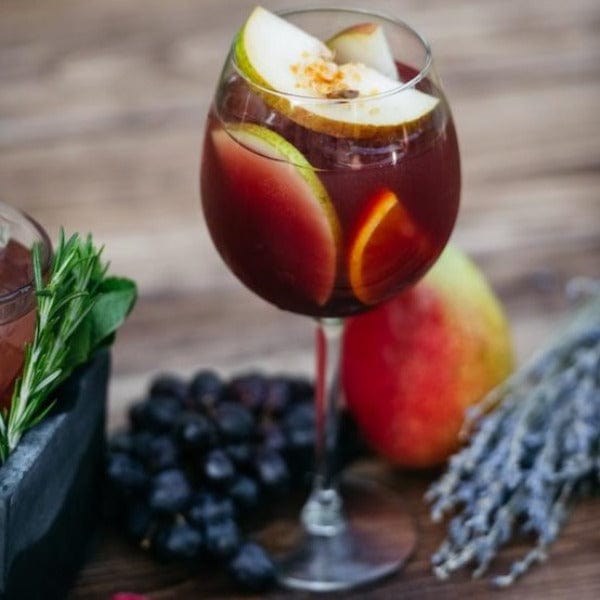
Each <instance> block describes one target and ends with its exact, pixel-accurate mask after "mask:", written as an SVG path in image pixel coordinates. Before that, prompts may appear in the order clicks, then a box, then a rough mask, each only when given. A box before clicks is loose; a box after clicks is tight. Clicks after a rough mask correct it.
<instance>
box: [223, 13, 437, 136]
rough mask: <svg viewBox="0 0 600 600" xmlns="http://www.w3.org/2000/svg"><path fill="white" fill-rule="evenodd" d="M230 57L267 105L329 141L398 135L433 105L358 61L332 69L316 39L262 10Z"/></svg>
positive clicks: (329, 58) (327, 54) (427, 97)
mask: <svg viewBox="0 0 600 600" xmlns="http://www.w3.org/2000/svg"><path fill="white" fill-rule="evenodd" d="M273 48H276V49H277V50H276V51H274V50H273ZM234 52H235V59H236V62H237V65H238V67H239V69H240V70H241V71H242V72H243V73H244V74H245V76H246V77H247V78H248V79H249V80H250V81H253V82H255V83H256V84H258V85H260V86H261V88H263V89H257V90H256V91H257V93H259V94H261V95H262V96H263V97H264V99H265V100H266V101H267V102H268V103H269V104H271V106H273V108H275V109H276V110H278V111H280V112H282V113H283V114H285V115H286V116H287V117H289V118H290V119H292V120H294V121H296V122H297V123H300V124H301V125H303V126H305V127H307V128H309V129H312V130H314V131H318V132H321V133H325V134H328V135H331V136H335V137H344V138H346V137H347V138H357V139H370V138H389V137H390V136H403V135H406V133H407V129H409V130H410V129H412V128H413V127H417V126H418V125H419V124H420V123H421V122H422V121H423V120H424V119H426V118H427V117H428V115H430V114H431V112H432V111H433V110H434V109H435V107H436V106H437V105H438V103H439V100H438V99H437V98H435V97H433V96H430V95H428V94H425V93H423V92H420V91H418V90H416V89H413V88H407V89H403V90H398V88H399V82H398V81H397V80H395V79H392V78H390V77H386V76H385V75H383V74H382V73H379V72H378V71H376V70H375V69H372V68H370V67H368V66H366V65H364V64H362V63H346V64H343V65H338V64H336V63H335V62H333V52H332V51H331V50H330V49H329V48H327V46H326V45H325V44H323V43H322V42H321V41H320V40H318V39H317V38H315V37H313V36H311V35H309V34H308V33H306V32H304V31H302V30H301V29H299V28H298V27H296V26H295V25H292V24H291V23H289V22H287V21H285V20H284V19H282V18H280V17H278V16H276V15H274V14H273V13H270V12H269V11H267V10H265V9H264V8H261V7H257V8H255V9H254V11H253V12H252V14H251V15H250V17H249V18H248V21H247V22H246V24H245V25H244V27H243V28H242V30H241V31H240V33H239V34H238V36H237V39H236V42H235V50H234ZM265 89H267V90H273V91H274V92H281V93H283V94H288V95H289V94H292V95H294V96H295V97H294V98H293V99H289V98H286V97H284V96H282V95H280V94H277V93H273V94H271V93H269V92H268V91H265ZM326 99H334V100H337V101H325V100H326Z"/></svg>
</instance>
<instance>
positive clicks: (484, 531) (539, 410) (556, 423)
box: [426, 293, 600, 587]
mask: <svg viewBox="0 0 600 600" xmlns="http://www.w3.org/2000/svg"><path fill="white" fill-rule="evenodd" d="M493 407H497V408H496V410H495V411H494V412H491V413H489V414H487V413H488V412H489V410H490V409H491V408H493ZM473 420H477V421H478V423H477V430H476V432H475V433H474V434H473V436H472V438H471V440H470V443H469V445H468V446H467V447H465V448H464V449H463V450H462V451H460V452H459V453H458V454H456V455H455V456H453V457H452V458H451V460H450V463H449V466H448V469H447V471H446V473H445V474H444V475H443V476H442V477H441V479H439V480H438V481H437V482H436V483H434V484H433V485H432V486H431V488H430V489H429V491H428V492H427V495H426V499H427V500H428V501H429V502H431V503H432V511H431V514H432V518H433V520H434V521H440V520H441V519H442V518H443V517H444V515H446V514H449V513H454V516H453V517H452V519H451V520H450V524H449V528H448V536H447V538H446V540H445V541H444V542H443V544H442V545H441V547H440V548H439V550H438V551H437V553H436V554H435V555H434V556H433V558H432V562H433V565H434V572H435V573H436V575H437V576H438V577H440V578H445V577H448V576H449V574H450V573H451V572H452V571H455V570H457V569H459V568H461V567H464V566H467V565H469V564H472V565H474V567H475V570H474V572H473V576H474V577H480V576H482V575H483V574H484V573H485V572H486V571H487V569H488V567H489V566H490V564H491V563H492V561H493V559H494V558H495V556H496V555H497V553H498V551H499V550H500V548H501V547H502V546H503V545H504V544H505V543H506V542H508V540H509V539H510V538H511V537H513V535H515V534H517V533H522V534H526V535H532V534H533V536H534V537H535V538H536V545H535V547H534V548H533V549H532V550H530V551H529V552H527V553H526V555H525V556H524V557H523V558H522V559H520V560H518V561H516V562H515V563H513V565H512V567H511V568H510V570H509V572H508V573H506V574H504V575H500V576H496V577H494V578H492V580H491V582H492V584H494V585H495V586H498V587H504V586H508V585H510V584H512V583H513V582H514V581H515V580H516V579H517V578H518V577H520V576H521V575H523V574H524V573H525V572H526V571H527V570H528V568H529V567H530V566H531V565H533V564H534V563H536V562H540V561H542V560H544V559H545V558H546V555H547V550H548V547H549V546H550V545H551V544H552V542H554V541H555V539H556V538H557V536H558V534H559V532H560V528H561V526H562V524H563V523H564V521H565V519H566V518H567V516H568V513H569V508H570V506H571V504H572V502H573V500H574V499H575V498H576V496H577V495H578V494H580V493H581V492H585V491H589V490H591V489H598V487H599V484H600V293H598V296H597V297H596V298H595V299H593V300H591V301H590V302H589V303H588V304H587V305H586V306H585V307H584V308H583V309H581V310H580V312H579V313H578V314H577V315H576V318H575V319H574V320H573V322H572V323H571V325H570V326H569V327H567V328H566V330H564V331H563V332H562V334H561V335H560V336H559V338H558V339H557V340H556V341H555V342H554V343H553V344H552V345H551V346H550V347H549V348H547V349H546V350H545V351H544V352H542V353H540V354H539V355H537V356H536V357H534V359H533V360H532V361H531V362H530V363H529V364H528V365H527V366H526V367H524V368H523V369H521V370H520V371H518V372H517V373H515V374H514V375H513V376H512V377H510V378H509V379H508V380H507V381H506V383H505V384H503V385H502V386H501V387H500V388H498V389H497V390H495V391H494V392H493V393H492V394H491V395H490V396H489V397H488V398H487V399H486V400H485V401H484V402H483V404H482V405H481V407H478V408H476V409H475V411H474V413H473V414H472V415H471V421H473Z"/></svg>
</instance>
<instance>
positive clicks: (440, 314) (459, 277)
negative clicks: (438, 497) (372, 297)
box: [342, 246, 513, 467]
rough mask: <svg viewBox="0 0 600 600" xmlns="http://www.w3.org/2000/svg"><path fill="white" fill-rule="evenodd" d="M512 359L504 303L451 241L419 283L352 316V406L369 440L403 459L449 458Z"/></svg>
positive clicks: (404, 462) (347, 341)
mask: <svg viewBox="0 0 600 600" xmlns="http://www.w3.org/2000/svg"><path fill="white" fill-rule="evenodd" d="M512 368H513V348H512V343H511V337H510V333H509V328H508V324H507V321H506V318H505V316H504V313H503V310H502V307H501V305H500V303H499V301H498V299H497V298H496V297H495V295H494V293H493V292H492V290H491V288H490V286H489V285H488V283H487V282H486V280H485V278H484V276H483V274H482V273H481V272H480V271H479V270H478V268H477V267H476V266H475V265H474V263H472V262H471V261H470V260H469V259H468V258H467V257H466V256H465V255H464V254H463V253H462V252H460V251H459V250H458V249H456V248H454V247H452V246H448V247H447V248H446V250H445V251H444V253H443V254H442V256H441V257H440V259H439V260H438V262H437V263H436V264H435V265H434V267H433V268H432V269H431V271H430V272H429V273H428V274H427V275H426V276H425V278H424V279H423V280H421V282H419V283H418V284H417V285H415V286H414V287H413V288H411V289H409V290H407V291H405V292H403V293H402V294H400V295H398V296H397V297H395V298H394V299H392V300H390V301H389V302H387V303H385V304H383V305H381V306H379V307H377V308H375V309H373V310H372V311H370V312H368V313H365V314H363V315H360V316H357V317H353V318H352V319H350V320H349V321H348V323H347V327H346V332H345V338H344V350H343V360H342V378H343V386H344V391H345V395H346V400H347V403H348V407H349V409H350V411H351V413H352V414H353V415H354V417H355V419H356V422H357V424H358V426H359V428H360V429H361V431H362V432H363V434H364V436H365V438H366V439H367V441H368V442H369V443H370V444H371V445H372V446H373V448H374V449H376V450H377V451H378V452H380V453H381V454H382V455H383V456H385V457H387V458H388V459H389V460H390V461H392V462H393V463H395V464H397V465H401V466H405V467H431V466H433V465H437V464H440V463H442V462H443V461H444V460H445V459H446V458H447V457H448V456H449V455H450V454H451V453H452V452H454V451H455V450H456V449H457V447H458V445H459V439H458V434H459V431H460V428H461V426H462V424H463V420H464V415H465V411H466V410H467V409H468V408H469V406H472V405H473V404H475V403H477V402H478V401H480V400H481V399H482V398H483V396H484V395H485V394H486V393H487V392H488V391H490V390H491V389H492V388H493V387H495V386H496V385H497V384H499V383H500V382H501V381H503V380H504V379H505V378H506V377H507V376H508V375H509V373H510V372H511V370H512Z"/></svg>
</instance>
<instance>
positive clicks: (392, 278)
mask: <svg viewBox="0 0 600 600" xmlns="http://www.w3.org/2000/svg"><path fill="white" fill-rule="evenodd" d="M261 11H262V12H261ZM265 13H266V11H264V9H255V11H254V13H252V16H251V17H250V19H249V20H248V22H247V24H246V25H245V26H244V28H243V29H242V30H241V31H240V33H239V34H238V35H237V36H236V38H235V40H234V42H233V45H232V48H231V51H230V53H229V56H228V57H227V59H226V62H225V66H224V69H223V72H222V75H221V78H220V81H219V83H218V86H217V90H216V94H215V97H214V101H213V104H212V107H211V109H210V112H209V115H208V119H207V126H206V134H205V141H204V150H203V158H202V164H201V196H202V206H203V211H204V215H205V219H206V223H207V225H208V229H209V232H210V235H211V237H212V239H213V242H214V244H215V246H216V248H217V250H218V252H219V253H220V255H221V257H222V258H223V260H224V262H225V263H226V264H227V266H228V267H229V268H230V269H231V271H232V272H233V273H234V274H235V275H236V276H237V277H238V278H239V279H240V280H241V281H242V282H243V283H244V284H245V285H246V286H247V287H248V288H250V289H251V290H252V291H254V292H255V293H256V294H258V295H259V296H261V297H262V298H264V299H265V300H267V301H269V302H271V303H272V304H274V305H276V306H278V307H279V308H281V309H284V310H288V311H292V312H295V313H299V314H304V315H308V316H311V317H313V318H315V320H316V326H317V344H316V355H317V369H316V392H315V397H316V437H317V439H316V466H315V476H314V484H313V490H312V493H311V494H310V496H309V498H308V500H307V502H306V504H305V505H304V508H303V510H302V513H301V519H300V521H301V524H302V531H303V535H302V538H301V539H300V540H299V541H298V544H297V547H296V548H295V549H294V550H292V551H291V552H290V553H289V554H287V556H285V557H284V558H283V559H282V560H281V562H280V563H279V579H280V582H281V583H282V584H284V585H286V586H288V587H292V588H298V589H306V590H313V591H332V590H339V589H349V588H353V587H356V586H358V585H362V584H365V583H370V582H372V581H375V580H377V579H379V578H381V577H383V576H386V575H389V574H390V573H393V572H394V571H396V570H397V569H398V568H399V567H400V566H401V564H402V563H403V561H405V560H406V558H407V556H408V555H409V554H410V552H411V551H412V548H413V546H414V541H415V536H414V532H413V530H412V523H411V521H410V520H409V519H407V517H406V514H405V513H403V511H401V510H400V506H398V507H397V509H396V507H392V510H389V508H390V502H389V498H390V496H389V493H387V494H383V493H381V491H379V490H377V489H375V488H370V487H369V486H364V485H363V486H362V487H360V488H356V490H358V491H354V492H352V493H351V495H350V503H352V499H353V495H354V494H359V496H360V502H358V506H352V514H351V515H350V517H351V518H348V517H347V516H346V511H345V509H344V505H343V504H342V500H341V495H340V492H339V486H338V481H337V477H336V475H335V467H334V463H335V446H336V429H337V413H338V404H339V397H340V391H339V389H338V387H339V386H338V361H339V356H340V349H341V340H342V333H343V318H344V317H347V316H349V315H354V314H358V313H361V312H363V311H367V310H369V309H370V308H372V307H374V306H376V305H378V304H380V303H381V302H383V301H385V300H387V299H389V298H390V297H392V296H393V295H395V294H397V293H398V292H400V291H401V290H402V289H404V288H406V287H407V286H409V285H411V284H412V283H414V282H415V281H417V280H418V279H419V278H420V277H421V276H422V275H423V274H424V273H425V272H426V271H427V270H428V269H429V267H430V266H431V265H432V264H433V263H434V262H435V260H436V258H437V257H438V256H439V254H440V253H441V251H442V250H443V248H444V246H445V245H446V243H447V240H448V238H449V236H450V233H451V231H452V229H453V226H454V222H455V219H456V215H457V211H458V204H459V195H460V164H459V153H458V145H457V141H456V134H455V130H454V125H453V122H452V117H451V114H450V110H449V107H448V103H447V101H446V99H445V97H444V95H443V92H442V89H441V84H440V80H439V79H438V77H437V75H436V72H435V70H434V67H433V60H432V54H431V50H430V47H429V45H428V43H427V42H426V41H425V40H424V39H423V38H422V37H421V36H420V35H419V34H418V33H416V32H415V31H414V30H413V29H412V28H411V27H409V26H408V25H407V24H405V23H403V22H402V21H399V20H396V19H392V18H390V17H386V16H383V15H380V14H373V13H370V12H366V11H360V10H346V9H307V10H298V11H291V12H286V13H281V14H280V15H279V17H274V16H273V15H271V14H270V13H269V14H265ZM280 19H284V21H285V25H282V24H281V20H280ZM298 28H300V29H301V30H302V31H303V32H306V34H309V35H310V36H314V38H318V39H319V40H329V42H328V44H329V47H330V48H333V49H334V52H333V53H332V54H330V55H328V54H327V52H328V50H327V49H326V48H325V49H324V48H323V46H322V45H319V44H320V42H316V41H314V40H313V41H311V40H309V39H308V38H302V37H301V35H300V34H299V33H298ZM360 36H362V37H360ZM359 38H360V40H362V41H360V43H357V39H359ZM261 40H267V41H265V42H264V44H267V45H268V47H269V48H270V50H269V51H268V52H270V54H268V55H267V54H265V52H266V51H265V50H264V48H263V47H262V46H261V44H263V41H261ZM269 44H270V45H269ZM311 44H312V45H311ZM265 47H266V46H265ZM298 48H300V50H298ZM302 48H304V50H302ZM313 48H317V50H316V51H315V52H316V56H313V55H310V52H312V51H313ZM294 51H296V52H297V53H298V57H297V58H298V60H295V58H294V56H293V52H294ZM319 53H320V54H319ZM290 57H291V59H290ZM292 59H293V60H292ZM285 60H288V62H289V60H291V63H290V64H288V65H286V63H285ZM334 61H338V62H337V63H335V62H334ZM342 61H343V62H342ZM342 64H343V65H345V66H343V67H342V66H341V65H342ZM282 65H283V66H282ZM285 69H288V70H285ZM374 71H375V72H376V73H374ZM282 73H285V75H282ZM290 73H291V75H290ZM290 77H291V79H290ZM382 77H384V78H382ZM290 81H291V83H290ZM340 82H341V83H340ZM355 87H356V88H358V89H355ZM357 497H358V496H357ZM354 504H356V502H355V503H354ZM347 506H348V505H347ZM384 506H385V507H386V508H385V511H384V510H383V508H382V507H384ZM382 511H383V512H385V518H384V519H383V521H382V518H381V517H382Z"/></svg>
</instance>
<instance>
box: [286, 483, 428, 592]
mask: <svg viewBox="0 0 600 600" xmlns="http://www.w3.org/2000/svg"><path fill="white" fill-rule="evenodd" d="M341 492H342V495H343V497H344V511H345V514H346V518H347V522H346V527H345V528H344V529H342V530H341V531H339V532H338V533H335V534H333V535H314V534H312V535H311V534H308V533H305V532H304V531H303V530H302V528H301V526H300V524H299V523H296V524H294V525H292V524H290V526H293V527H296V529H297V530H298V532H297V533H298V535H297V536H295V539H296V541H295V542H294V546H295V547H294V548H293V549H292V550H291V551H288V552H287V553H286V554H284V556H283V558H282V559H281V560H280V561H279V563H278V579H279V582H280V584H281V585H283V586H284V587H288V588H292V589H297V590H307V591H313V592H333V591H336V590H347V589H351V588H356V587H359V586H363V585H368V584H371V583H374V582H375V581H378V580H380V579H382V578H384V577H387V576H389V575H392V574H393V573H395V572H396V571H398V570H399V569H400V567H401V566H402V565H403V564H404V563H405V562H406V560H407V559H408V558H409V556H410V555H411V554H412V552H413V550H414V548H415V545H416V539H417V536H416V532H415V527H414V523H413V520H412V518H411V517H410V516H409V515H408V514H407V513H405V512H403V511H402V510H401V506H402V502H401V499H400V498H398V497H397V496H396V495H395V494H394V492H392V491H391V490H389V489H385V488H382V487H380V486H377V485H376V484H374V483H372V482H367V481H364V480H359V479H356V478H352V479H351V480H350V479H349V480H347V481H346V482H345V483H344V484H343V485H342V486H341ZM291 537H292V538H293V537H294V536H291ZM288 539H290V537H288Z"/></svg>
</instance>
